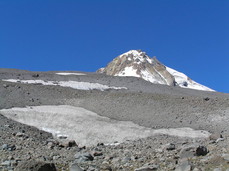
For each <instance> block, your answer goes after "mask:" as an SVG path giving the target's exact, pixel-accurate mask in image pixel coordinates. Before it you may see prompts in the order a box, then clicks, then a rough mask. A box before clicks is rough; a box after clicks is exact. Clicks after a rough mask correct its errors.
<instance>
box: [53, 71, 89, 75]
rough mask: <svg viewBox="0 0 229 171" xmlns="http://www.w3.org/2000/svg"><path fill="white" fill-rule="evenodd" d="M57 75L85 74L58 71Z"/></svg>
mask: <svg viewBox="0 0 229 171" xmlns="http://www.w3.org/2000/svg"><path fill="white" fill-rule="evenodd" d="M56 74H57V75H86V74H84V73H70V72H58V73H56Z"/></svg>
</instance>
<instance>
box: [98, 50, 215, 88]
mask: <svg viewBox="0 0 229 171" xmlns="http://www.w3.org/2000/svg"><path fill="white" fill-rule="evenodd" d="M97 72H99V73H105V74H107V75H113V76H133V77H140V78H142V79H144V80H146V81H149V82H152V83H155V84H165V85H170V86H180V87H182V88H191V89H196V90H204V91H214V90H212V89H210V88H208V87H206V86H203V85H201V84H199V83H197V82H195V81H193V80H191V79H190V78H189V77H188V76H186V75H185V74H183V73H181V72H178V71H176V70H174V69H171V68H169V67H167V66H165V65H163V64H162V63H161V62H160V61H158V60H157V59H156V57H154V58H150V57H149V56H148V55H147V54H146V53H145V52H142V51H141V50H130V51H128V52H126V53H123V54H122V55H120V56H118V57H116V58H115V59H114V60H113V61H111V62H110V63H109V64H108V65H107V66H106V67H105V68H101V69H99V70H98V71H97Z"/></svg>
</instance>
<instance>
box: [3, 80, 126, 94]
mask: <svg viewBox="0 0 229 171" xmlns="http://www.w3.org/2000/svg"><path fill="white" fill-rule="evenodd" d="M3 81H8V82H18V83H25V84H42V85H59V86H62V87H70V88H74V89H78V90H95V89H96V90H100V91H104V90H108V89H115V90H120V89H127V88H126V87H114V86H111V87H110V86H108V85H103V84H99V83H89V82H78V81H44V80H19V79H3Z"/></svg>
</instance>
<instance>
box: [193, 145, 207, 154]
mask: <svg viewBox="0 0 229 171" xmlns="http://www.w3.org/2000/svg"><path fill="white" fill-rule="evenodd" d="M206 154H208V149H207V147H205V146H199V147H197V149H196V155H197V156H205V155H206Z"/></svg>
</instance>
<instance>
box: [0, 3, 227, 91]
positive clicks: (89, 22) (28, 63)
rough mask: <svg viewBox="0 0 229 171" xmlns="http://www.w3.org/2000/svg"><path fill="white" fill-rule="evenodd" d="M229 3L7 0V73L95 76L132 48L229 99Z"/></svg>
mask: <svg viewBox="0 0 229 171" xmlns="http://www.w3.org/2000/svg"><path fill="white" fill-rule="evenodd" d="M228 9H229V1H228V0H0V68H17V69H26V70H32V71H49V70H76V71H88V72H91V71H95V70H97V69H98V68H100V67H103V66H105V65H106V64H107V63H108V62H110V61H111V60H112V59H113V58H115V57H116V56H118V55H120V54H121V53H124V52H126V51H128V50H131V49H142V50H143V51H146V53H147V54H148V55H149V56H151V57H152V56H157V58H158V59H159V60H160V61H161V62H162V63H164V64H165V65H167V66H169V67H171V68H174V69H176V70H178V71H181V72H183V73H185V74H187V75H188V76H189V77H190V78H192V79H193V80H195V81H197V82H199V83H201V84H204V85H206V86H208V87H210V88H213V89H215V90H217V91H220V92H227V93H229V10H228Z"/></svg>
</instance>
